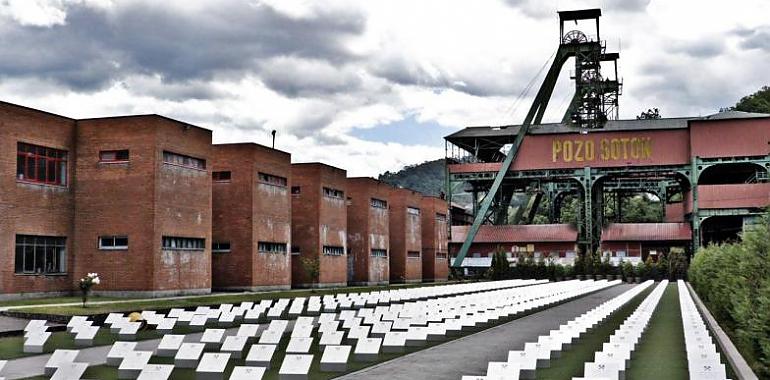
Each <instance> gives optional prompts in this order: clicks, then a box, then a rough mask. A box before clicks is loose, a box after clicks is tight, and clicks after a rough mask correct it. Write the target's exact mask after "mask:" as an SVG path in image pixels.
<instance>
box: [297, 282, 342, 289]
mask: <svg viewBox="0 0 770 380" xmlns="http://www.w3.org/2000/svg"><path fill="white" fill-rule="evenodd" d="M346 286H348V283H347V282H324V283H320V284H319V283H309V284H294V285H293V287H295V288H300V289H327V288H344V287H346Z"/></svg>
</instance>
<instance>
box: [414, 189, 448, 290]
mask: <svg viewBox="0 0 770 380" xmlns="http://www.w3.org/2000/svg"><path fill="white" fill-rule="evenodd" d="M420 214H421V219H422V225H421V227H420V228H421V230H422V279H423V281H446V280H447V277H448V276H449V262H448V257H449V253H448V252H447V250H448V248H449V241H448V236H449V204H448V203H447V201H446V200H444V199H441V198H438V197H430V196H423V197H422V201H421V203H420Z"/></svg>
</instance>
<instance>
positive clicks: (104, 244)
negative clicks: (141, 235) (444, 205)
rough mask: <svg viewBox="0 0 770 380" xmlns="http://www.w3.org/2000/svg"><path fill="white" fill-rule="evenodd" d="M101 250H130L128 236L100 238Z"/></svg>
mask: <svg viewBox="0 0 770 380" xmlns="http://www.w3.org/2000/svg"><path fill="white" fill-rule="evenodd" d="M99 249H101V250H104V251H116V250H125V249H128V236H99Z"/></svg>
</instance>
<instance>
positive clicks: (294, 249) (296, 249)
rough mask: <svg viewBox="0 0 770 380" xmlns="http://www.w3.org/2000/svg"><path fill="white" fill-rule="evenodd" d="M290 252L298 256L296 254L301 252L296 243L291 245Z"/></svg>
mask: <svg viewBox="0 0 770 380" xmlns="http://www.w3.org/2000/svg"><path fill="white" fill-rule="evenodd" d="M291 254H292V256H298V255H300V254H301V252H300V249H299V246H296V245H292V246H291Z"/></svg>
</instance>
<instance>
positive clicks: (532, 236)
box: [451, 224, 578, 243]
mask: <svg viewBox="0 0 770 380" xmlns="http://www.w3.org/2000/svg"><path fill="white" fill-rule="evenodd" d="M469 228H470V226H452V241H451V242H452V243H462V242H464V241H465V236H466V234H467V233H468V229H469ZM577 235H578V232H577V230H576V229H575V227H573V226H572V225H570V224H530V225H504V226H492V225H484V226H481V227H480V228H479V232H478V233H477V234H476V238H475V239H473V241H474V243H525V242H531V243H537V242H574V241H577Z"/></svg>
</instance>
